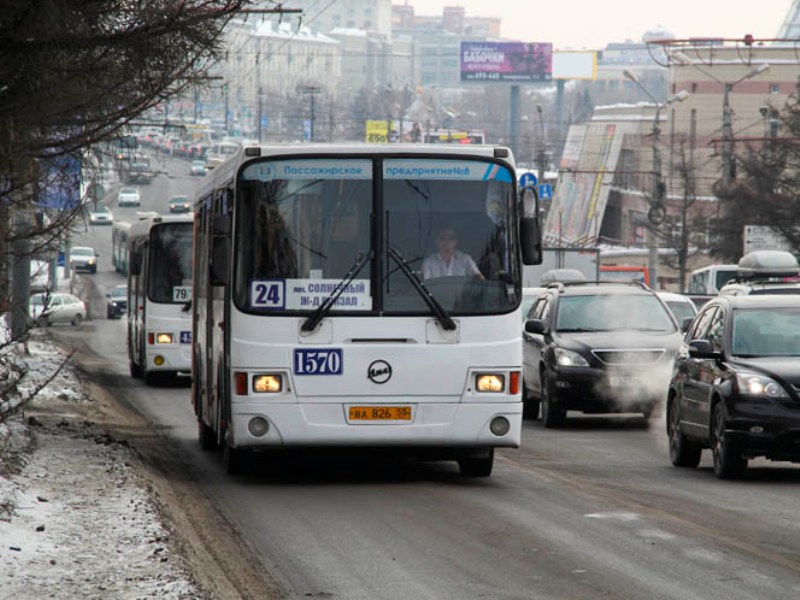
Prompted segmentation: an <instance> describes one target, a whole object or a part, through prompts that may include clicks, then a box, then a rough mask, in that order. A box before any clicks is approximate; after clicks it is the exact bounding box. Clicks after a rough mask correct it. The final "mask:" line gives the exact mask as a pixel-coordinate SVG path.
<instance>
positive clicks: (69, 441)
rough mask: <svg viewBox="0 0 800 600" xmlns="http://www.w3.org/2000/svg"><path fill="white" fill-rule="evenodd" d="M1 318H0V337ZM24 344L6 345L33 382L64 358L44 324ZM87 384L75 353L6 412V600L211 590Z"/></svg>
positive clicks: (2, 480) (2, 449) (0, 491)
mask: <svg viewBox="0 0 800 600" xmlns="http://www.w3.org/2000/svg"><path fill="white" fill-rule="evenodd" d="M3 328H4V320H3V319H2V318H0V343H2V340H3V339H4V337H5V334H6V332H5V331H4V330H3ZM21 349H22V348H21V346H19V347H7V348H6V349H5V350H3V352H5V353H8V352H13V353H16V355H15V356H14V360H15V361H17V362H18V363H21V364H23V365H24V366H25V367H26V368H27V369H28V370H29V373H28V376H27V377H26V379H25V380H24V386H25V388H26V389H35V388H36V387H37V386H38V385H39V383H41V382H43V381H45V380H46V379H47V377H49V375H50V374H51V373H52V372H53V371H55V370H56V369H57V368H58V366H59V365H60V364H61V363H62V361H63V360H64V358H65V355H64V353H63V352H62V351H61V350H60V349H59V347H58V346H57V345H56V344H55V343H53V342H52V341H50V340H49V338H48V334H47V332H46V331H44V330H34V332H33V333H32V335H31V340H30V341H29V343H28V350H29V353H28V355H23V354H22V352H21ZM0 371H2V365H0ZM2 376H3V374H2V372H0V377H2ZM84 390H85V386H84V385H83V382H82V381H81V379H80V374H79V371H78V370H77V369H75V368H74V366H73V365H72V364H71V363H69V362H68V363H67V364H66V365H65V367H64V369H63V370H62V371H61V373H60V374H59V375H58V376H57V377H56V378H55V379H54V380H53V381H51V382H50V383H49V384H48V385H47V387H45V388H44V389H43V390H42V391H41V392H40V393H39V394H38V395H37V397H36V398H35V399H34V400H33V401H32V402H30V403H29V404H28V405H27V406H26V407H25V410H24V412H22V413H20V414H17V415H14V416H11V417H10V418H8V419H7V420H5V421H3V422H0V600H6V599H10V598H13V599H15V600H28V599H30V600H37V599H39V598H59V599H62V598H63V599H76V598H82V599H84V598H87V599H88V598H92V599H114V600H117V599H131V600H132V599H137V598H173V599H189V598H205V597H206V596H205V595H204V594H203V593H202V592H201V590H200V589H199V586H198V584H196V583H195V581H194V579H193V577H192V575H191V571H190V569H189V567H188V565H187V564H186V562H185V561H184V559H183V558H182V557H181V556H180V555H179V554H178V553H176V552H174V551H173V549H172V548H171V546H170V543H169V542H170V538H171V532H170V530H169V529H168V527H167V526H166V525H165V523H164V522H163V521H162V520H161V519H160V517H159V510H158V506H157V504H156V501H155V500H154V495H153V494H152V493H151V490H150V489H149V488H148V485H147V482H146V480H145V479H144V478H143V477H142V476H141V475H140V474H139V471H138V470H137V469H136V462H137V460H138V459H137V457H136V455H135V453H134V452H133V451H132V450H131V449H130V448H129V447H128V446H127V445H126V444H125V443H124V442H119V441H117V440H115V439H114V438H113V436H112V435H111V434H109V433H108V432H107V431H104V430H102V429H101V428H98V427H97V425H95V424H94V423H93V422H92V420H91V416H88V417H87V415H91V409H92V405H93V404H94V402H95V400H94V399H93V398H91V397H89V396H88V395H87V393H86V392H85V391H84ZM8 400H9V399H8V398H0V402H2V401H8Z"/></svg>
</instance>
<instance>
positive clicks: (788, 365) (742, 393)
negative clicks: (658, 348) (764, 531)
mask: <svg viewBox="0 0 800 600" xmlns="http://www.w3.org/2000/svg"><path fill="white" fill-rule="evenodd" d="M798 331H800V298H798V297H797V296H785V295H746V296H719V297H717V298H715V299H713V300H711V301H710V302H709V303H708V304H706V305H705V306H704V307H703V309H702V310H701V311H700V312H699V313H698V315H697V317H695V319H694V321H692V324H691V326H690V327H689V329H688V330H687V332H686V337H685V344H684V345H683V346H682V347H681V349H680V351H679V352H678V355H677V357H676V359H675V368H674V371H673V375H672V380H671V382H670V387H669V396H668V398H667V433H668V435H669V454H670V459H671V460H672V464H673V465H675V466H676V467H692V468H694V467H697V465H698V464H699V463H700V454H701V453H702V451H703V449H704V448H710V449H711V451H712V455H713V459H714V473H716V475H717V476H718V477H719V478H721V479H735V478H739V477H741V476H742V475H744V473H745V471H746V469H747V463H748V460H749V459H751V458H755V457H758V456H763V457H766V458H767V459H769V460H778V461H792V462H800V336H798V334H797V332H798Z"/></svg>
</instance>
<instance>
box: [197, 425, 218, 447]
mask: <svg viewBox="0 0 800 600" xmlns="http://www.w3.org/2000/svg"><path fill="white" fill-rule="evenodd" d="M197 441H198V442H200V449H201V450H205V451H206V452H210V451H212V450H216V449H217V448H219V446H218V445H217V434H216V432H215V431H214V430H213V429H211V427H209V426H208V425H206V424H205V423H203V420H202V419H197Z"/></svg>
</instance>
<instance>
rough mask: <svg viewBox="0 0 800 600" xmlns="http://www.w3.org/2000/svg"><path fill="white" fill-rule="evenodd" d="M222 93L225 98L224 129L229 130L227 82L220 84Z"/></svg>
mask: <svg viewBox="0 0 800 600" xmlns="http://www.w3.org/2000/svg"><path fill="white" fill-rule="evenodd" d="M222 95H223V97H224V98H225V131H226V132H227V131H229V130H230V127H229V123H228V84H227V83H226V84H223V86H222Z"/></svg>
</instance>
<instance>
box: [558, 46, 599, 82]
mask: <svg viewBox="0 0 800 600" xmlns="http://www.w3.org/2000/svg"><path fill="white" fill-rule="evenodd" d="M553 79H586V80H590V81H594V80H595V79H597V52H595V51H588V52H583V51H572V50H570V51H564V52H553Z"/></svg>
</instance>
